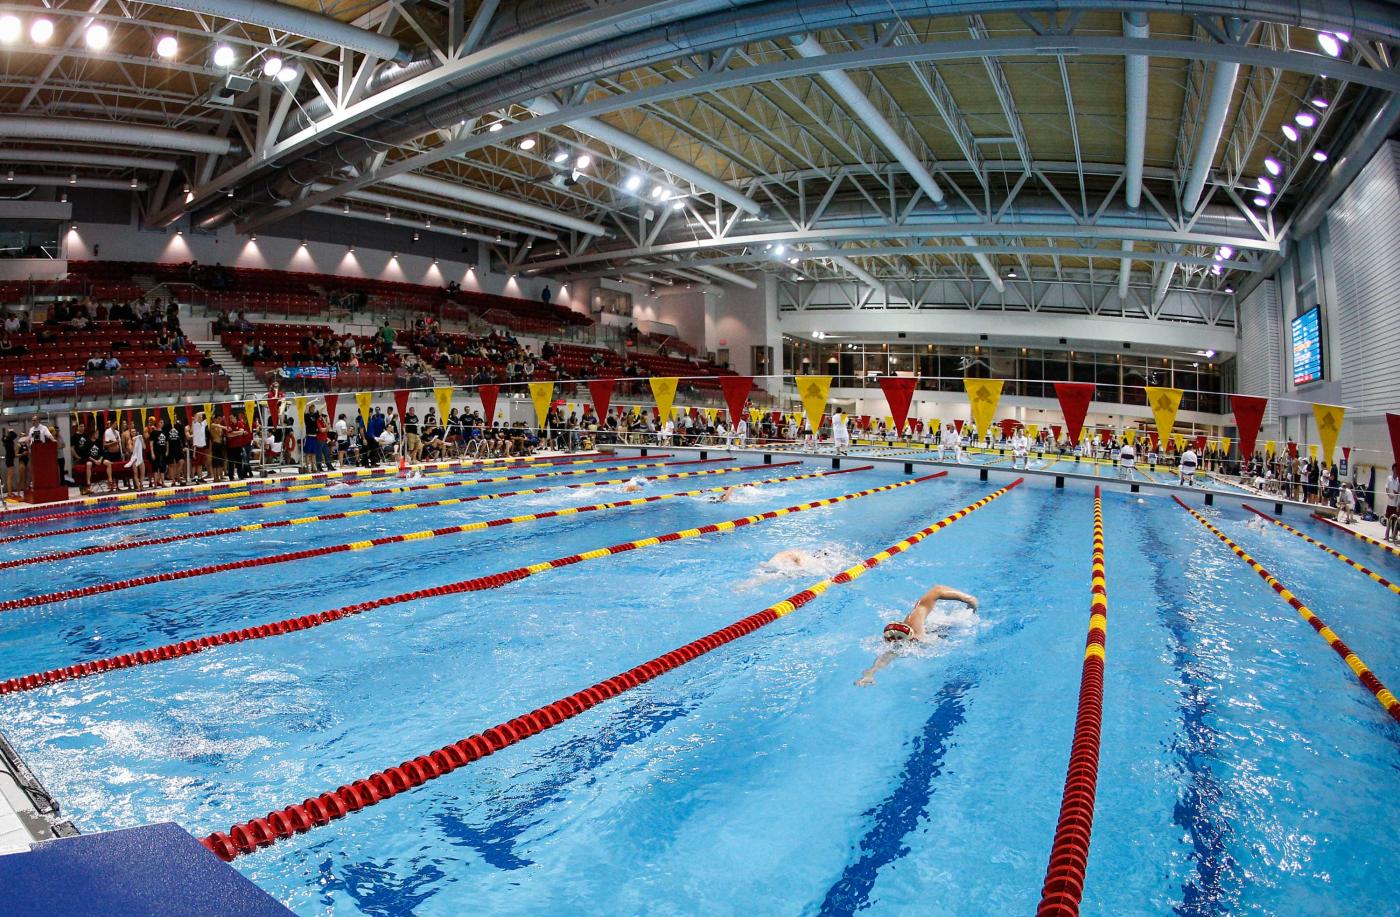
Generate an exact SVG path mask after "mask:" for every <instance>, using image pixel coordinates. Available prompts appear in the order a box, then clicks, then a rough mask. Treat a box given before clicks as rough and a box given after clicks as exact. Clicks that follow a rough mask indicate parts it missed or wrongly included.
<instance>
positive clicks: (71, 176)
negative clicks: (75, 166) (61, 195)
mask: <svg viewBox="0 0 1400 917" xmlns="http://www.w3.org/2000/svg"><path fill="white" fill-rule="evenodd" d="M77 183H78V173H77V172H69V173H68V184H70V185H76V184H77Z"/></svg>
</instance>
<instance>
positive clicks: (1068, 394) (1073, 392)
mask: <svg viewBox="0 0 1400 917" xmlns="http://www.w3.org/2000/svg"><path fill="white" fill-rule="evenodd" d="M1055 397H1056V398H1058V399H1060V413H1062V414H1064V415H1065V427H1066V429H1068V430H1069V442H1070V445H1071V446H1077V445H1078V444H1079V437H1080V435H1081V434H1082V432H1083V430H1084V415H1085V414H1087V413H1088V412H1089V402H1090V401H1093V400H1094V384H1093V383H1092V382H1056V383H1055ZM1059 438H1060V431H1059V429H1058V428H1056V429H1055V439H1056V440H1059Z"/></svg>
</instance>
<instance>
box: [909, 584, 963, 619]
mask: <svg viewBox="0 0 1400 917" xmlns="http://www.w3.org/2000/svg"><path fill="white" fill-rule="evenodd" d="M943 599H947V600H950V601H953V602H962V603H963V604H964V605H966V606H967V607H969V608H971V609H973V610H976V608H977V596H975V595H968V594H967V593H966V592H959V591H958V590H956V589H953V588H952V587H950V586H934V587H933V588H932V589H930V590H929V591H928V592H925V593H924V595H923V598H921V599H919V601H918V604H917V605H916V606H915V608H916V609H917V608H922V609H923V610H924V613H925V614H927V613H928V611H929V609H931V608H933V604H934V603H935V602H937V601H940V600H943Z"/></svg>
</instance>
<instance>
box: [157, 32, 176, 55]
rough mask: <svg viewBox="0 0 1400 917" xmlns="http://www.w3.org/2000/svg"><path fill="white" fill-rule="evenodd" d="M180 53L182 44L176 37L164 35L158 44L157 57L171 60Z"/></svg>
mask: <svg viewBox="0 0 1400 917" xmlns="http://www.w3.org/2000/svg"><path fill="white" fill-rule="evenodd" d="M179 53H180V42H179V41H177V40H176V39H175V36H174V35H162V36H161V37H160V40H159V41H157V42H156V57H161V58H164V59H165V60H170V59H171V58H172V57H174V56H175V55H177V54H179Z"/></svg>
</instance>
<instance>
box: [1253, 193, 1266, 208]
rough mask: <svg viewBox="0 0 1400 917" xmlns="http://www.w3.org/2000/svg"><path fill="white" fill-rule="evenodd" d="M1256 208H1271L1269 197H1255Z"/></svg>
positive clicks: (1260, 195)
mask: <svg viewBox="0 0 1400 917" xmlns="http://www.w3.org/2000/svg"><path fill="white" fill-rule="evenodd" d="M1254 206H1256V207H1267V206H1269V199H1268V198H1267V197H1265V196H1264V195H1262V194H1259V195H1255V198H1254Z"/></svg>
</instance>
